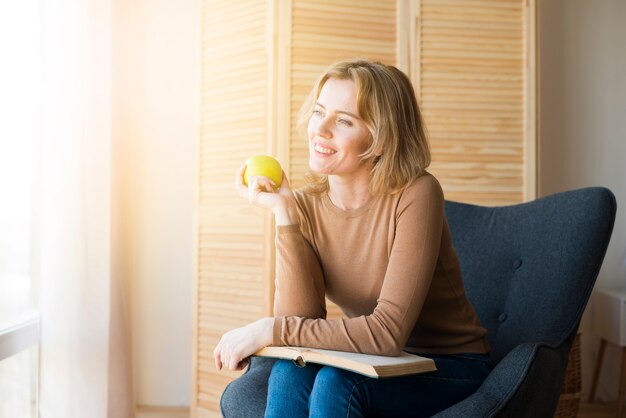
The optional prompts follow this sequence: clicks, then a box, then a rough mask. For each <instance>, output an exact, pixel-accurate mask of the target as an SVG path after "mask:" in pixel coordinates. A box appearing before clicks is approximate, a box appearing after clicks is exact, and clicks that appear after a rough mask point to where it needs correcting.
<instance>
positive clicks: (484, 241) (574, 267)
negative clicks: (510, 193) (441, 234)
mask: <svg viewBox="0 0 626 418" xmlns="http://www.w3.org/2000/svg"><path fill="white" fill-rule="evenodd" d="M615 212H616V202H615V197H614V196H613V193H611V191H610V190H608V189H605V188H600V187H595V188H586V189H580V190H574V191H570V192H565V193H559V194H555V195H552V196H547V197H544V198H540V199H538V200H535V201H533V202H530V203H523V204H519V205H513V206H505V207H482V206H475V205H468V204H463V203H456V202H446V214H447V218H448V222H449V224H450V229H451V231H452V237H453V243H454V246H455V248H456V251H457V253H458V256H459V259H460V262H461V269H462V272H463V278H464V282H465V287H466V291H467V295H468V298H469V300H470V301H471V302H472V304H473V305H474V307H475V308H476V311H477V312H478V315H479V317H480V319H481V321H482V323H483V326H485V327H486V328H487V330H488V336H487V338H488V340H489V343H490V345H491V349H492V351H491V357H492V360H493V361H494V362H498V361H500V359H501V358H502V357H503V356H504V355H506V353H508V352H509V351H510V350H511V349H512V348H513V347H515V346H517V345H518V344H520V343H523V342H543V343H546V344H548V345H550V346H554V347H556V346H559V345H560V344H561V343H563V342H564V341H565V340H566V339H567V338H568V337H570V336H571V335H572V334H573V333H574V332H576V330H577V328H578V325H579V323H580V319H581V316H582V313H583V311H584V308H585V306H586V304H587V301H588V299H589V296H590V294H591V290H592V288H593V285H594V282H595V280H596V277H597V275H598V272H599V270H600V266H601V265H602V260H603V258H604V254H605V252H606V248H607V246H608V243H609V239H610V236H611V232H612V230H613V223H614V220H615Z"/></svg>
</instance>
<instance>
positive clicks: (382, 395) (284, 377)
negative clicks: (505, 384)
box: [265, 354, 491, 418]
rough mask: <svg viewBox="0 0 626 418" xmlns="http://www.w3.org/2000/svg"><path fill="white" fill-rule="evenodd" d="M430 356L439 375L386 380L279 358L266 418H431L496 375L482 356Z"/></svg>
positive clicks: (271, 375) (270, 386) (271, 376)
mask: <svg viewBox="0 0 626 418" xmlns="http://www.w3.org/2000/svg"><path fill="white" fill-rule="evenodd" d="M422 355H423V356H424V354H422ZM428 357H431V358H432V359H433V360H435V364H436V365H437V371H435V372H430V373H422V374H415V375H410V376H401V377H394V378H385V379H373V378H370V377H367V376H363V375H360V374H357V373H353V372H349V371H346V370H342V369H337V368H335V367H330V366H321V365H318V364H312V363H309V364H307V365H306V366H305V367H303V368H300V367H297V366H296V365H294V364H293V362H291V361H289V360H279V361H277V362H276V363H275V364H274V366H273V368H272V372H271V374H270V378H269V386H268V393H267V407H266V409H265V417H269V418H286V417H287V418H299V417H324V418H331V417H342V418H354V417H385V418H390V417H430V416H432V415H434V414H436V413H437V412H439V411H442V410H444V409H446V408H447V407H449V406H451V405H454V404H455V403H457V402H460V401H461V400H463V399H465V398H467V397H468V396H469V395H471V394H472V393H473V392H474V391H476V389H478V387H479V386H480V385H481V383H482V382H483V380H485V378H486V377H487V375H488V374H489V372H490V371H491V366H490V364H489V360H488V357H487V355H483V354H452V355H428Z"/></svg>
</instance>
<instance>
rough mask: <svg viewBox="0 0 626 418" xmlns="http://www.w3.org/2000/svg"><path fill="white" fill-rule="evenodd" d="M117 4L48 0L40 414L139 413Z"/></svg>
mask: <svg viewBox="0 0 626 418" xmlns="http://www.w3.org/2000/svg"><path fill="white" fill-rule="evenodd" d="M111 3H112V1H111V0H89V1H80V0H42V2H41V5H42V16H41V21H42V33H41V39H42V54H43V68H44V70H43V74H44V80H43V91H44V93H43V117H42V124H41V131H40V137H41V141H42V176H43V184H42V191H43V198H42V211H41V214H42V215H41V216H42V217H41V288H40V303H41V318H42V326H41V365H40V367H41V380H40V417H41V418H83V417H90V418H103V417H108V418H130V417H133V416H134V402H133V390H132V388H133V382H132V367H131V350H130V343H129V341H130V339H129V335H130V325H129V324H130V321H129V318H128V314H127V312H128V309H127V302H128V298H127V297H126V296H127V292H126V289H127V285H126V283H125V278H124V274H123V272H124V269H123V266H121V265H120V263H121V257H120V253H119V244H120V242H119V241H120V239H121V238H120V237H121V234H120V233H119V231H118V230H117V229H116V228H117V227H118V225H119V217H120V216H121V215H120V212H119V211H118V206H119V205H118V203H119V202H118V201H117V199H116V193H117V191H118V189H117V187H118V186H119V185H118V184H117V180H116V179H117V178H119V177H118V174H115V173H113V172H112V166H114V165H115V161H114V159H115V155H114V153H113V150H114V140H113V138H112V128H111V32H112V25H111V8H112V4H111ZM113 174H115V175H113Z"/></svg>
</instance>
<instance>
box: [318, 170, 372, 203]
mask: <svg viewBox="0 0 626 418" xmlns="http://www.w3.org/2000/svg"><path fill="white" fill-rule="evenodd" d="M369 185H370V184H369V177H367V178H361V179H358V180H357V179H351V180H349V181H347V180H345V179H342V178H340V177H337V176H332V175H331V176H328V197H329V198H330V201H331V202H332V203H333V205H335V206H336V207H338V208H339V209H343V210H355V209H358V208H360V207H361V206H363V205H364V204H366V203H367V202H368V201H369V199H370V198H371V197H372V193H371V192H370V189H369Z"/></svg>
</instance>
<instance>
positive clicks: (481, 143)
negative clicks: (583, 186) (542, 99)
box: [415, 0, 527, 205]
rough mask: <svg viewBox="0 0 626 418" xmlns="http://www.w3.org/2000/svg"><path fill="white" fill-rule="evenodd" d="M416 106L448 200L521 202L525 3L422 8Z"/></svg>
mask: <svg viewBox="0 0 626 418" xmlns="http://www.w3.org/2000/svg"><path fill="white" fill-rule="evenodd" d="M419 3H420V8H419V11H418V13H419V16H420V23H421V26H420V42H419V45H417V46H416V48H417V51H415V53H416V54H418V55H419V62H420V68H419V71H418V74H419V80H418V83H419V85H420V90H419V101H420V106H421V109H422V112H423V115H424V120H425V122H426V126H427V129H428V132H429V137H430V144H431V149H432V154H433V155H432V157H433V163H432V165H431V167H430V171H431V172H432V173H433V174H434V175H435V176H436V177H437V178H438V179H439V181H440V182H441V184H442V186H443V188H444V192H445V194H446V198H448V199H451V200H462V201H466V202H472V203H477V204H485V205H501V204H509V203H518V202H521V201H522V200H523V198H524V158H525V154H524V138H525V135H526V131H525V129H526V124H525V120H524V119H525V117H526V115H525V112H524V109H525V99H526V94H527V92H526V86H525V73H524V67H525V53H526V51H525V44H524V39H525V33H524V1H523V0H517V1H514V0H511V1H510V2H506V3H505V2H490V1H473V0H456V1H454V0H442V1H430V0H422V1H420V2H419Z"/></svg>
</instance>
